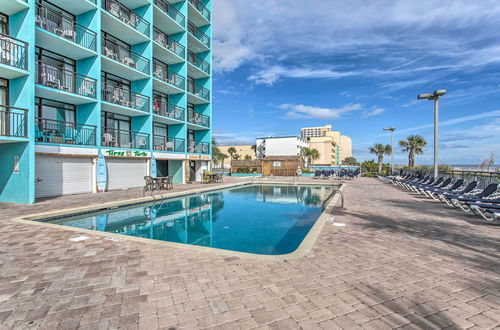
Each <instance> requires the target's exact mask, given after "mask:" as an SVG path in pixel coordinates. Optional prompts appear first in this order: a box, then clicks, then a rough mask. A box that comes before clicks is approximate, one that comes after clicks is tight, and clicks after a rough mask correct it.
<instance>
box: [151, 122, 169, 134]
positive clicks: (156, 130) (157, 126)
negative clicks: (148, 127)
mask: <svg viewBox="0 0 500 330" xmlns="http://www.w3.org/2000/svg"><path fill="white" fill-rule="evenodd" d="M153 135H158V136H168V126H167V125H166V124H162V123H156V122H155V123H154V125H153Z"/></svg>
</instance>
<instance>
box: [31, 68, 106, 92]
mask: <svg viewBox="0 0 500 330" xmlns="http://www.w3.org/2000/svg"><path fill="white" fill-rule="evenodd" d="M35 79H36V81H35V82H36V83H37V84H40V85H43V86H46V87H51V88H55V89H58V90H61V91H65V92H69V93H73V94H77V95H81V96H86V97H91V98H94V99H95V98H96V85H97V82H96V80H95V79H93V78H89V77H86V76H84V75H81V74H78V73H76V72H73V71H70V70H65V69H62V68H58V67H55V66H53V65H50V64H47V63H43V62H40V61H37V62H36V77H35Z"/></svg>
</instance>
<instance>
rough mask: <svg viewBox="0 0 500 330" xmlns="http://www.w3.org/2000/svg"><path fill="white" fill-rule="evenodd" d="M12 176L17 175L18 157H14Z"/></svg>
mask: <svg viewBox="0 0 500 330" xmlns="http://www.w3.org/2000/svg"><path fill="white" fill-rule="evenodd" d="M14 174H19V156H14Z"/></svg>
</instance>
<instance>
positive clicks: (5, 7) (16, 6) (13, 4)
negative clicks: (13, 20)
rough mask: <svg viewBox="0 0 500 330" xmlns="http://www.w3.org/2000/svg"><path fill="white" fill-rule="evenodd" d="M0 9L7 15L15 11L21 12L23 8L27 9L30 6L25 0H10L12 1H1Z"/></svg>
mask: <svg viewBox="0 0 500 330" xmlns="http://www.w3.org/2000/svg"><path fill="white" fill-rule="evenodd" d="M0 2H1V6H0V11H1V12H2V14H5V15H9V16H10V15H14V14H15V13H18V12H20V11H21V10H25V9H27V8H29V5H28V4H27V3H26V2H24V1H23V0H10V1H0Z"/></svg>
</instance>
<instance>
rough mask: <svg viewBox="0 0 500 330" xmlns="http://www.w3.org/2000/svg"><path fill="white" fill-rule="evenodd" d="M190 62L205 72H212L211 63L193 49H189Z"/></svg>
mask: <svg viewBox="0 0 500 330" xmlns="http://www.w3.org/2000/svg"><path fill="white" fill-rule="evenodd" d="M187 58H188V62H189V63H191V64H192V65H194V66H195V67H197V68H198V69H200V70H201V71H203V72H205V73H206V74H210V64H209V63H208V62H207V61H205V60H203V59H202V58H201V57H199V56H198V55H197V54H195V53H193V52H192V51H188V57H187Z"/></svg>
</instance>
